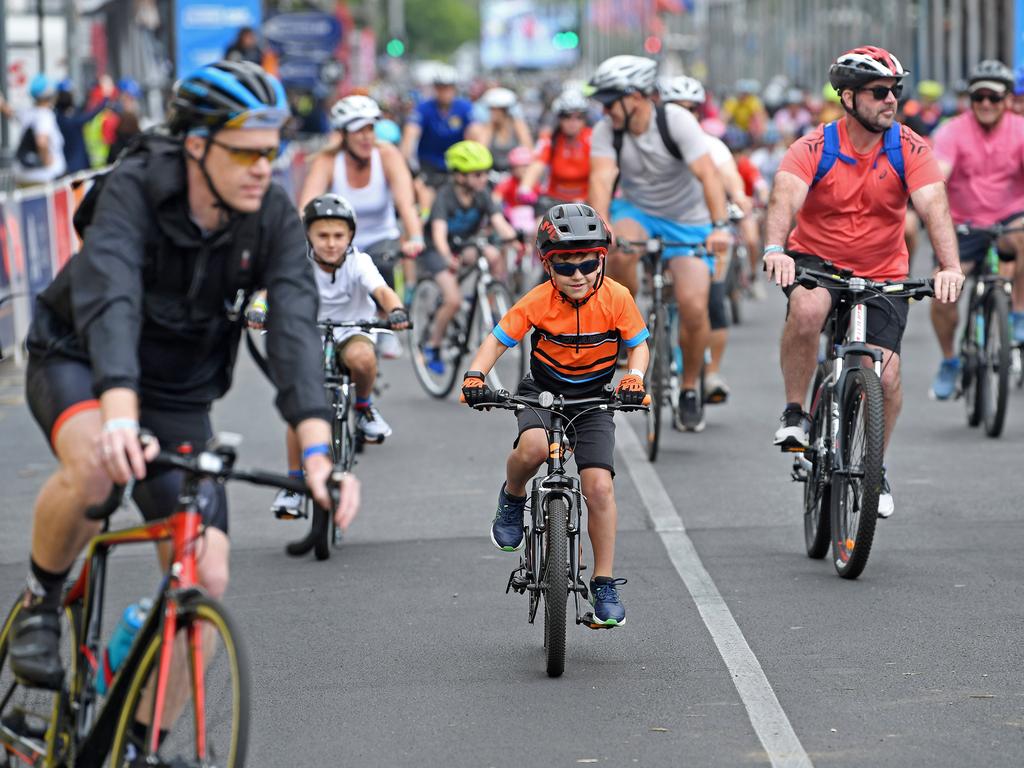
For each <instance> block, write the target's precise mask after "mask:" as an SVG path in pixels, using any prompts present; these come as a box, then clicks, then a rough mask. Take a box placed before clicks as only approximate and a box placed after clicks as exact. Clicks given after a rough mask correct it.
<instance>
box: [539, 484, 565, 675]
mask: <svg viewBox="0 0 1024 768" xmlns="http://www.w3.org/2000/svg"><path fill="white" fill-rule="evenodd" d="M568 523H569V507H568V506H567V505H566V503H565V499H561V498H552V499H551V500H550V501H549V502H548V508H547V531H546V532H545V534H544V538H545V539H547V541H546V546H545V547H544V552H545V555H544V649H545V651H546V652H547V672H548V677H558V676H560V675H561V674H562V672H564V671H565V614H566V605H567V603H568V599H569V576H568V567H569V565H568V563H569V554H568V538H567V536H568V534H567V530H566V529H567V527H568Z"/></svg>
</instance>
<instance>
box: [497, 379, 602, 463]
mask: <svg viewBox="0 0 1024 768" xmlns="http://www.w3.org/2000/svg"><path fill="white" fill-rule="evenodd" d="M541 391H542V390H541V388H540V387H538V386H537V383H536V382H535V381H534V380H533V378H532V377H531V376H527V377H526V378H525V379H523V380H522V382H521V383H520V384H519V390H518V392H517V394H520V395H538V394H540V393H541ZM568 411H569V414H570V416H571V415H574V414H573V411H572V410H571V409H568ZM516 420H517V421H518V422H519V436H517V437H516V439H515V442H514V443H512V447H513V448H515V447H516V446H517V445H519V437H521V436H522V434H523V432H525V431H526V430H528V429H542V428H547V427H549V426H550V425H551V414H550V413H549V412H548V411H542V410H537V411H534V410H532V409H530V408H525V409H523V410H522V411H519V413H517V414H516ZM567 421H568V419H566V420H564V421H563V424H565V423H566V422H567ZM565 435H566V438H567V440H568V443H569V448H571V449H572V456H573V458H574V459H575V460H576V469H578V470H579V471H580V472H582V471H583V470H584V469H587V468H588V467H600V468H601V469H607V470H608V471H609V472H611V473H612V477H615V421H614V419H613V414H612V412H611V411H597V410H593V411H589V412H588V413H585V414H583V415H582V416H580V417H578V418H577V419H576V420H574V421H573V422H572V424H571V425H570V426H569V427H567V428H566V432H565Z"/></svg>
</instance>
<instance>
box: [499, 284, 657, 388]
mask: <svg viewBox="0 0 1024 768" xmlns="http://www.w3.org/2000/svg"><path fill="white" fill-rule="evenodd" d="M531 328H533V336H532V337H531V342H532V343H533V351H532V353H531V355H530V373H532V374H533V378H534V380H535V381H536V382H537V384H538V385H539V386H540V387H542V388H544V389H548V390H550V391H552V392H557V393H559V394H563V395H567V396H570V397H590V396H592V395H596V394H598V393H599V392H600V391H601V388H602V387H603V386H604V385H605V384H608V383H610V382H611V380H612V376H613V375H614V373H615V360H616V358H617V357H618V354H619V344H620V343H621V344H625V345H626V346H627V347H630V348H632V347H635V346H637V345H638V344H642V343H643V342H644V341H645V340H646V339H647V337H648V336H649V335H650V334H649V333H648V332H647V326H646V325H645V324H644V320H643V317H642V316H641V315H640V310H639V309H638V308H637V306H636V302H635V301H633V297H632V296H630V294H629V291H628V290H627V289H626V288H625V287H624V286H622V285H620V284H619V283H616V282H615V281H614V280H611V279H609V278H607V277H606V278H605V279H604V282H603V283H602V284H601V288H600V289H599V290H598V291H597V293H595V294H594V295H593V296H591V297H590V299H589V300H588V301H587V303H586V304H584V305H583V306H582V307H579V308H576V307H574V306H573V305H572V304H570V303H569V302H567V301H566V300H565V299H564V298H562V295H561V294H560V293H559V292H558V291H557V290H556V289H555V287H554V286H553V285H552V284H551V281H550V280H549V281H547V282H545V283H543V284H541V285H538V286H537V287H536V288H534V289H533V290H532V291H530V292H529V293H528V294H526V295H525V296H523V298H521V299H520V300H519V301H518V302H516V304H515V306H513V307H512V309H510V310H509V311H508V314H506V315H505V316H504V317H503V318H502V319H501V322H500V323H498V325H496V326H495V327H494V335H495V337H497V339H498V341H500V342H501V343H502V344H504V345H505V346H506V347H514V346H515V345H516V344H518V343H519V342H520V341H522V340H523V338H524V337H525V336H526V334H527V332H528V331H529V330H530V329H531Z"/></svg>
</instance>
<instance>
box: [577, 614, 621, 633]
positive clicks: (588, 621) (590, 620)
mask: <svg viewBox="0 0 1024 768" xmlns="http://www.w3.org/2000/svg"><path fill="white" fill-rule="evenodd" d="M576 623H577V624H582V625H583V626H585V627H586V628H587V629H615V628H616V627H617V626H619V625H618V624H599V623H597V619H595V618H594V614H593V613H592V612H587V613H585V614H583V617H582V618H580V619H578V620H577V622H576Z"/></svg>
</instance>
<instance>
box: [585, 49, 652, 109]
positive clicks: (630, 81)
mask: <svg viewBox="0 0 1024 768" xmlns="http://www.w3.org/2000/svg"><path fill="white" fill-rule="evenodd" d="M657 75H658V62H656V61H655V60H654V59H646V58H644V57H643V56H630V55H622V56H612V57H611V58H610V59H605V60H604V61H602V62H601V64H600V66H598V68H597V71H596V72H595V73H594V76H593V77H592V78H590V87H591V88H593V89H594V94H593V96H592V98H594V99H597V100H598V101H600V102H601V103H602V104H611V103H612V102H615V101H617V100H618V99H620V98H622V97H623V96H625V95H626V94H627V93H642V94H648V93H650V92H651V91H653V90H654V86H655V80H656V79H657Z"/></svg>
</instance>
